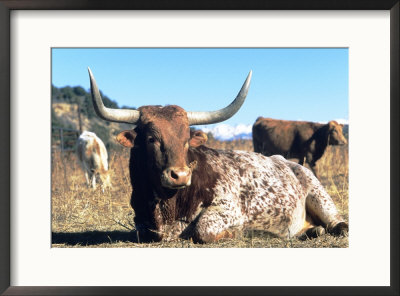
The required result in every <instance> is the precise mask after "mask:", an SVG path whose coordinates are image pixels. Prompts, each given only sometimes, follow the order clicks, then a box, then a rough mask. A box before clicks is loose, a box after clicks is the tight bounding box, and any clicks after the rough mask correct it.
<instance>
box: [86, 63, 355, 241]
mask: <svg viewBox="0 0 400 296" xmlns="http://www.w3.org/2000/svg"><path fill="white" fill-rule="evenodd" d="M89 75H90V81H91V91H92V98H93V103H94V106H95V110H96V112H97V114H98V115H99V116H100V117H102V118H104V119H106V120H110V121H117V122H130V123H132V124H136V127H135V129H134V130H128V131H123V132H121V133H120V134H119V135H118V136H117V140H118V142H119V143H121V144H122V145H124V146H126V147H130V148H131V155H130V161H129V171H130V176H131V184H132V189H133V191H132V196H131V205H132V207H133V209H134V211H135V225H136V229H137V234H138V236H139V239H140V240H141V241H159V240H161V239H162V238H163V237H164V238H176V237H181V238H192V239H193V240H194V241H195V242H202V243H204V242H213V241H217V240H219V239H221V238H224V237H232V230H234V229H243V228H254V229H262V230H265V231H269V232H271V233H274V234H276V235H278V236H280V237H285V238H289V237H293V236H297V235H299V234H301V233H302V232H304V231H305V230H306V229H307V228H308V227H307V225H309V224H308V223H307V222H306V216H312V218H313V219H314V222H318V223H320V224H322V225H323V226H325V227H326V228H327V230H328V231H330V232H332V233H335V234H342V233H344V232H345V231H346V230H347V224H346V223H345V222H344V221H343V219H342V218H341V217H340V216H339V214H338V212H337V210H336V207H335V205H334V203H333V201H332V199H331V198H330V196H329V195H328V194H327V193H326V192H325V190H324V188H323V187H322V186H321V184H320V183H319V181H318V180H317V179H316V178H315V177H314V175H313V174H312V173H311V172H310V171H309V170H308V169H306V168H304V167H303V166H300V165H298V164H296V163H293V162H290V161H287V160H285V159H284V158H283V157H281V156H274V157H265V156H263V155H261V154H258V153H252V152H241V151H222V150H215V149H211V148H208V147H205V146H202V145H201V144H202V143H203V142H204V141H205V140H206V138H205V137H204V136H203V135H202V133H201V132H195V133H192V137H190V131H189V126H190V125H198V124H208V123H215V122H220V121H223V120H226V119H227V118H229V117H231V116H232V115H233V114H235V113H236V112H237V111H238V110H239V108H240V106H241V105H242V103H243V102H244V100H245V98H246V95H247V91H248V88H249V84H250V79H251V72H250V73H249V76H248V77H247V79H246V81H245V83H244V84H243V86H242V89H241V90H240V92H239V94H238V96H237V97H236V99H235V100H234V101H233V102H232V103H231V104H230V105H229V106H228V107H226V108H224V109H221V110H218V111H212V112H186V111H185V110H183V109H182V108H181V107H178V106H166V107H156V106H143V107H140V108H139V109H138V110H126V109H123V110H115V109H109V108H106V107H104V105H103V103H102V99H101V96H100V92H99V90H98V88H97V85H96V82H95V80H94V77H93V75H92V73H91V71H90V69H89ZM320 229H321V227H319V230H320ZM323 230H324V229H323ZM319 233H321V232H319Z"/></svg>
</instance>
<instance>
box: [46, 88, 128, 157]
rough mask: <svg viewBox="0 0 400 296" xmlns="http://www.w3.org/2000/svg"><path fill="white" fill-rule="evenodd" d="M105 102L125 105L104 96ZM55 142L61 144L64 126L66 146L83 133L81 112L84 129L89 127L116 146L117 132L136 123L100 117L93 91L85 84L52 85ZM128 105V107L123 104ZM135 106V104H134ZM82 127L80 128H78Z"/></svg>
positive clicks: (70, 144)
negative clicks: (96, 110)
mask: <svg viewBox="0 0 400 296" xmlns="http://www.w3.org/2000/svg"><path fill="white" fill-rule="evenodd" d="M103 101H104V105H105V106H106V107H110V108H121V107H120V106H118V104H117V103H116V102H114V101H112V100H110V99H109V98H107V97H103ZM51 105H52V114H51V115H52V116H51V118H52V120H51V126H52V141H53V142H52V144H53V146H54V147H58V146H60V138H61V136H60V129H63V138H64V142H65V143H64V145H65V148H67V149H69V148H72V146H74V142H75V140H76V138H77V136H78V134H79V129H80V124H79V113H80V117H81V126H82V131H84V130H88V131H91V132H94V133H96V134H97V135H98V136H99V137H100V138H101V139H102V140H103V142H104V143H105V144H106V146H107V148H112V149H114V148H116V147H117V145H116V143H115V141H114V138H115V136H116V135H117V134H118V133H119V132H120V131H122V130H126V129H131V128H132V125H129V124H124V123H115V122H108V121H105V120H102V119H100V118H99V117H98V116H97V115H96V114H95V111H94V109H93V105H92V99H91V95H90V93H89V92H87V91H85V90H84V89H83V88H82V87H79V86H78V87H69V86H67V87H63V88H57V87H55V86H53V87H52V104H51ZM122 108H128V107H125V106H124V107H122ZM131 108H132V107H131ZM75 131H78V132H75Z"/></svg>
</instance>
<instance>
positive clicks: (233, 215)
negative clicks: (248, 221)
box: [193, 195, 243, 243]
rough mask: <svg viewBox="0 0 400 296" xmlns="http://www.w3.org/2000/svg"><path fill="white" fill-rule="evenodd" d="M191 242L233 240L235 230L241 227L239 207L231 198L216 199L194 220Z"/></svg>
mask: <svg viewBox="0 0 400 296" xmlns="http://www.w3.org/2000/svg"><path fill="white" fill-rule="evenodd" d="M196 220H197V222H196V223H195V225H194V231H193V240H194V241H195V242H201V243H208V242H215V241H218V240H220V239H222V238H233V237H234V236H235V228H240V226H242V225H243V218H242V213H241V210H240V205H239V204H238V203H237V202H235V199H234V197H233V196H230V195H227V196H224V197H223V198H216V199H215V200H214V201H213V203H212V204H211V205H210V206H209V207H207V208H206V209H204V210H203V211H202V213H200V215H199V216H198V218H197V219H196Z"/></svg>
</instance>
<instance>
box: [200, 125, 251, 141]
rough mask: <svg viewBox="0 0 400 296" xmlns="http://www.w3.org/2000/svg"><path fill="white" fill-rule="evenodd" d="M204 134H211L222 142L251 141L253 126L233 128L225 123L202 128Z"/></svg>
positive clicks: (236, 126)
mask: <svg viewBox="0 0 400 296" xmlns="http://www.w3.org/2000/svg"><path fill="white" fill-rule="evenodd" d="M199 128H200V129H201V130H202V131H203V132H205V133H209V132H211V134H212V135H213V136H214V138H216V139H218V140H221V141H229V140H235V139H249V140H250V139H251V129H252V125H251V124H249V125H246V124H238V125H235V126H231V125H228V124H225V123H221V124H217V125H215V126H211V127H210V126H202V127H199Z"/></svg>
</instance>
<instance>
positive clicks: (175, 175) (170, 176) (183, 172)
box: [161, 167, 192, 189]
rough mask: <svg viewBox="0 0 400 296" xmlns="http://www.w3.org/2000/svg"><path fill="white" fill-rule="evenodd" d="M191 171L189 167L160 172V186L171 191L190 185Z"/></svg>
mask: <svg viewBox="0 0 400 296" xmlns="http://www.w3.org/2000/svg"><path fill="white" fill-rule="evenodd" d="M191 180H192V170H191V169H190V168H189V167H182V168H180V167H169V168H167V169H165V170H164V171H163V172H162V176H161V185H162V186H163V187H167V188H171V189H180V188H184V187H186V186H189V185H190V184H191Z"/></svg>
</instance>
